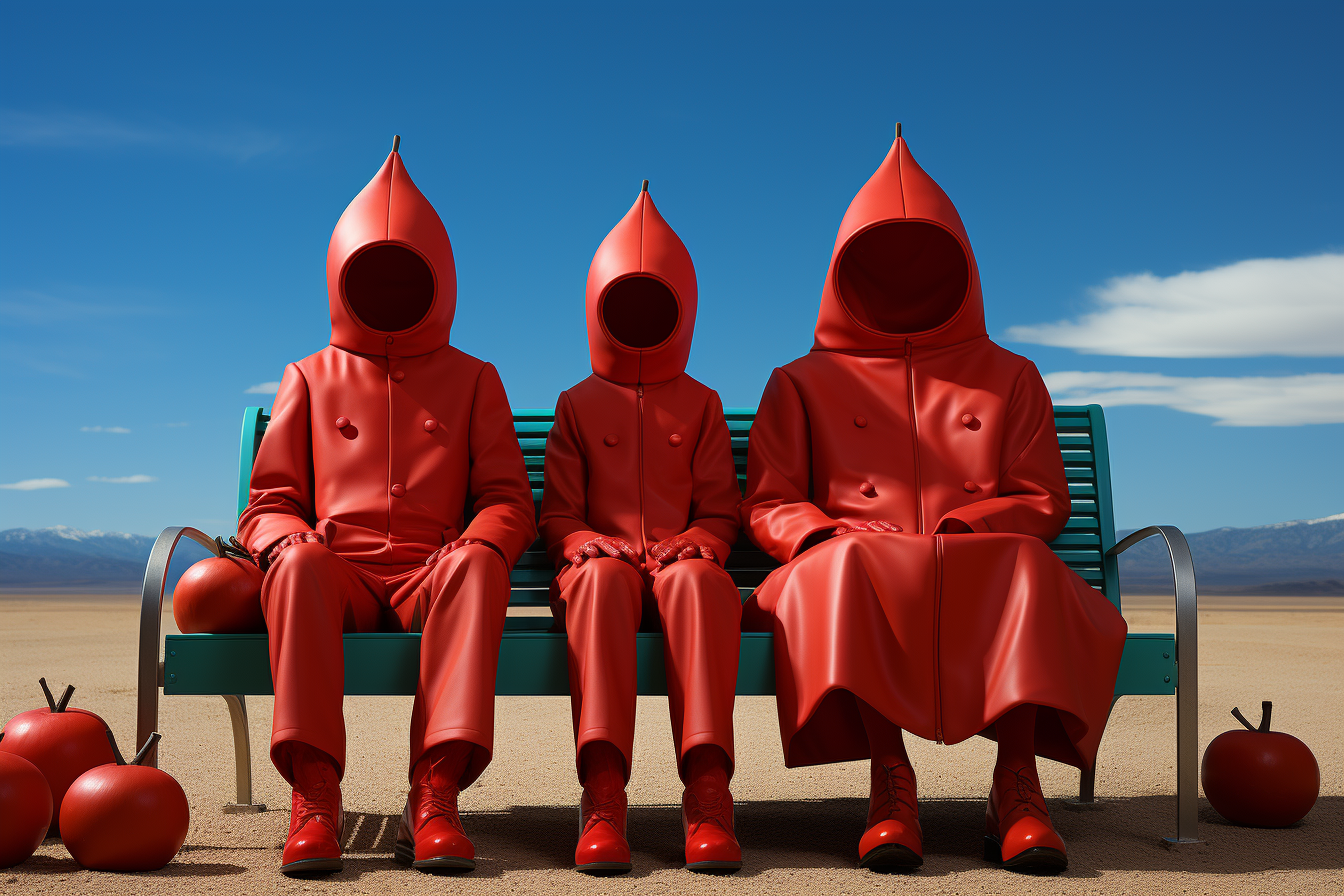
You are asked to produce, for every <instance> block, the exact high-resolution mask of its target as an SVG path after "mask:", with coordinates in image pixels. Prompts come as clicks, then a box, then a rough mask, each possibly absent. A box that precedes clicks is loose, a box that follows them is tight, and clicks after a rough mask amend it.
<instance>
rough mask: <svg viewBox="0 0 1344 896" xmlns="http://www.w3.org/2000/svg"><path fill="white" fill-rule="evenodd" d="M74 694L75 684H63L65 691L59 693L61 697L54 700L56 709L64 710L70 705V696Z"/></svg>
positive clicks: (58, 710)
mask: <svg viewBox="0 0 1344 896" xmlns="http://www.w3.org/2000/svg"><path fill="white" fill-rule="evenodd" d="M73 696H75V686H74V685H72V684H68V685H66V686H65V693H64V694H61V699H59V700H57V701H56V711H57V712H65V708H66V707H67V706H69V705H70V698H71V697H73Z"/></svg>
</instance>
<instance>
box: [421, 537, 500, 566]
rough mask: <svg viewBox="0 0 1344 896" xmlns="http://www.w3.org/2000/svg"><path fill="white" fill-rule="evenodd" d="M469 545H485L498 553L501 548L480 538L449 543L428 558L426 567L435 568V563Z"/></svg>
mask: <svg viewBox="0 0 1344 896" xmlns="http://www.w3.org/2000/svg"><path fill="white" fill-rule="evenodd" d="M469 544H483V545H485V546H486V547H488V548H492V549H494V551H495V552H496V553H498V552H499V548H496V547H495V546H494V545H492V544H491V543H490V542H488V541H482V540H481V539H479V538H459V539H458V540H457V541H450V542H448V543H447V544H446V545H444V546H443V547H441V548H439V549H438V550H437V551H435V552H434V553H432V554H430V555H429V556H428V557H426V558H425V565H426V566H433V565H434V564H435V563H438V562H439V561H440V560H442V559H443V558H444V557H447V556H448V555H449V554H451V553H452V552H453V551H455V550H457V549H458V548H464V547H466V546H467V545H469Z"/></svg>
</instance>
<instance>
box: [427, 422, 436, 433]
mask: <svg viewBox="0 0 1344 896" xmlns="http://www.w3.org/2000/svg"><path fill="white" fill-rule="evenodd" d="M438 428H439V421H437V420H426V421H425V432H433V431H434V430H436V429H438Z"/></svg>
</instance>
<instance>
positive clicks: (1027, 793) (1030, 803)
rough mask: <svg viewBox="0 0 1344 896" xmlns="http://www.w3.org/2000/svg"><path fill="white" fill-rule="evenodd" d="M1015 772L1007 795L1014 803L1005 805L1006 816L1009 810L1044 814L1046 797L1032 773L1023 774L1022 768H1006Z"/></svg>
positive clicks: (1029, 813)
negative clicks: (1033, 778)
mask: <svg viewBox="0 0 1344 896" xmlns="http://www.w3.org/2000/svg"><path fill="white" fill-rule="evenodd" d="M1006 770H1007V771H1010V772H1012V773H1013V778H1014V781H1013V784H1012V788H1011V791H1010V792H1009V793H1007V794H1005V796H1007V797H1008V798H1009V799H1011V800H1012V805H1010V806H1007V807H1005V811H1004V816H1005V817H1007V815H1008V813H1009V812H1014V811H1021V812H1024V813H1026V814H1028V815H1038V816H1039V815H1044V814H1045V812H1044V809H1045V805H1044V804H1045V797H1044V796H1043V795H1042V794H1041V791H1040V787H1039V786H1038V785H1037V783H1036V782H1035V781H1034V780H1032V778H1031V776H1030V775H1024V774H1022V772H1021V770H1019V769H1015V768H1009V769H1006Z"/></svg>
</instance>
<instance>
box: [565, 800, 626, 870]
mask: <svg viewBox="0 0 1344 896" xmlns="http://www.w3.org/2000/svg"><path fill="white" fill-rule="evenodd" d="M625 812H626V799H625V789H624V788H622V789H620V790H616V791H614V792H610V793H608V794H607V795H606V797H605V798H599V797H597V796H595V795H594V794H593V792H592V791H591V790H589V789H588V788H587V787H585V788H583V797H582V798H581V799H580V800H579V845H578V847H577V848H576V849H575V850H574V867H575V869H576V870H578V871H582V872H583V873H584V874H624V873H625V872H627V871H629V870H630V844H629V843H627V842H626V840H625Z"/></svg>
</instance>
